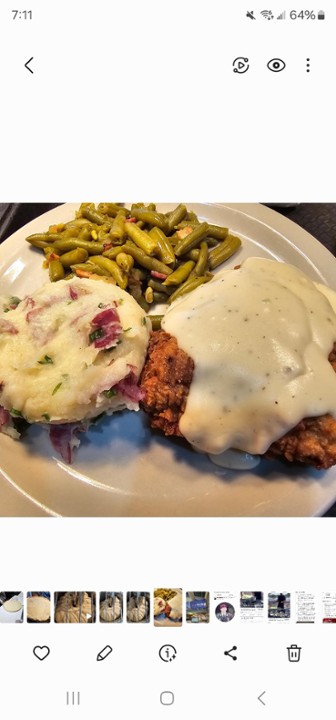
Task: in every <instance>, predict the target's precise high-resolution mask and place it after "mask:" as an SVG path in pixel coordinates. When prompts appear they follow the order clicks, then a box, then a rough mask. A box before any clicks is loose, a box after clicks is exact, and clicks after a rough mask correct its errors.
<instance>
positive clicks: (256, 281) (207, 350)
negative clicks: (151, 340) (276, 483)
mask: <svg viewBox="0 0 336 720" xmlns="http://www.w3.org/2000/svg"><path fill="white" fill-rule="evenodd" d="M162 327H163V329H164V330H165V331H166V332H168V333H170V334H171V335H174V336H175V337H176V339H177V342H178V345H179V347H180V348H182V349H183V350H185V352H187V353H188V355H190V357H192V359H193V360H194V363H195V369H194V375H193V380H192V383H191V387H190V391H189V395H188V399H187V405H186V409H185V412H184V414H183V416H182V418H181V420H180V430H181V432H182V433H183V435H184V437H185V438H186V439H187V440H188V441H189V442H190V443H191V444H192V445H194V446H195V448H198V449H199V450H201V451H203V452H207V453H209V454H214V455H217V454H219V453H223V452H224V451H225V450H227V449H229V448H235V449H237V450H241V451H243V452H247V453H251V454H253V455H254V454H260V453H264V452H266V450H267V449H268V448H269V446H270V445H271V443H272V442H274V441H275V440H277V439H278V438H279V437H281V436H283V435H284V434H285V433H286V432H287V431H288V430H290V429H291V428H292V427H294V426H295V425H296V424H297V423H298V422H299V421H300V420H302V418H304V417H315V416H318V415H324V414H325V413H330V414H332V415H333V416H335V417H336V373H335V372H334V370H333V368H332V366H331V365H330V363H329V362H328V355H329V353H330V351H331V350H332V347H333V344H334V342H335V341H336V293H335V292H334V291H332V290H330V289H329V288H326V287H324V286H323V285H320V284H316V283H314V282H313V281H312V280H310V279H309V278H308V277H307V276H306V275H305V274H304V273H303V272H301V271H300V270H298V269H297V268H295V267H294V266H292V265H287V264H285V263H281V262H276V261H273V260H266V259H261V258H249V259H247V260H246V261H245V262H244V263H243V264H242V266H241V267H240V268H239V269H237V270H226V271H222V272H221V273H218V275H216V277H215V278H214V279H213V280H212V281H211V282H209V283H207V284H206V285H202V286H201V287H199V288H198V289H197V290H195V291H194V292H193V293H190V295H187V296H185V297H182V298H181V299H179V300H177V301H176V302H175V303H174V304H173V305H172V307H171V308H169V310H168V312H167V313H166V315H165V317H164V319H163V321H162Z"/></svg>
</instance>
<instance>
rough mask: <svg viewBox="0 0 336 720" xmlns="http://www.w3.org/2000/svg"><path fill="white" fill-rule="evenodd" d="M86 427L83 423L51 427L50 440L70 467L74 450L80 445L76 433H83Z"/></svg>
mask: <svg viewBox="0 0 336 720" xmlns="http://www.w3.org/2000/svg"><path fill="white" fill-rule="evenodd" d="M84 430H86V426H85V425H82V424H81V423H65V424H64V425H50V429H49V438H50V442H51V444H52V446H53V448H54V450H56V452H58V453H59V454H60V456H61V458H62V459H63V460H64V462H66V463H68V464H69V465H70V464H71V463H72V459H73V452H72V451H73V449H74V447H77V446H78V445H79V439H78V438H77V437H76V436H75V433H76V432H83V431H84Z"/></svg>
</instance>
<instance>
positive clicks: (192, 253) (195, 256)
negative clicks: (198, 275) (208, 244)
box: [186, 248, 200, 263]
mask: <svg viewBox="0 0 336 720" xmlns="http://www.w3.org/2000/svg"><path fill="white" fill-rule="evenodd" d="M199 254H200V251H199V249H198V248H194V250H190V252H188V253H186V258H188V260H194V262H196V263H197V260H198V258H199Z"/></svg>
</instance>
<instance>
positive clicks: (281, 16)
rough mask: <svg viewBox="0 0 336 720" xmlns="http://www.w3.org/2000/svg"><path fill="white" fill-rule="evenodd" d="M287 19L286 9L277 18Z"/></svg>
mask: <svg viewBox="0 0 336 720" xmlns="http://www.w3.org/2000/svg"><path fill="white" fill-rule="evenodd" d="M285 19H286V10H284V11H283V12H282V13H280V15H278V17H277V20H285Z"/></svg>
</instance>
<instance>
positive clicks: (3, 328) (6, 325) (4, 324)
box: [0, 320, 19, 335]
mask: <svg viewBox="0 0 336 720" xmlns="http://www.w3.org/2000/svg"><path fill="white" fill-rule="evenodd" d="M2 332H3V333H10V335H17V334H18V332H19V331H18V330H17V328H16V327H15V325H13V323H11V322H9V320H0V333H2Z"/></svg>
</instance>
